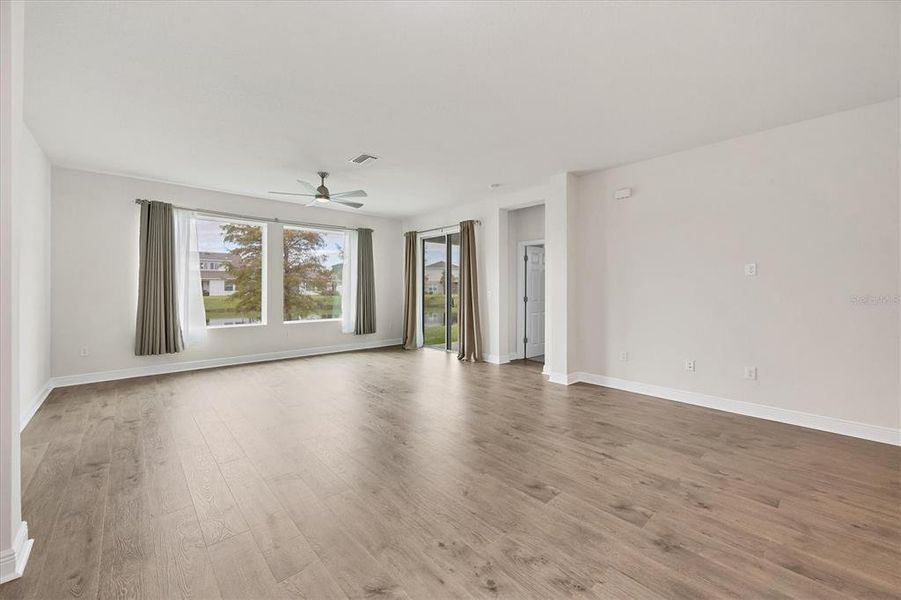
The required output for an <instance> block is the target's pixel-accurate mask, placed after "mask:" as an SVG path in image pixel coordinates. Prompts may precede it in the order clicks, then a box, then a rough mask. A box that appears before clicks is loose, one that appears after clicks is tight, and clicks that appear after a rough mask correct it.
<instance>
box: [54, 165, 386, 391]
mask: <svg viewBox="0 0 901 600" xmlns="http://www.w3.org/2000/svg"><path fill="white" fill-rule="evenodd" d="M135 198H147V199H152V200H161V201H165V202H172V203H173V204H176V205H179V206H187V207H193V208H201V209H203V208H207V209H211V210H213V209H215V210H219V211H227V212H236V213H240V214H246V215H254V216H260V217H277V218H281V219H292V220H300V221H309V222H315V223H323V224H334V225H348V226H354V227H371V228H372V229H373V236H372V237H373V251H374V259H375V280H376V322H377V332H376V333H375V334H371V335H366V336H354V335H348V334H343V333H341V324H340V323H339V322H334V321H331V322H320V323H316V322H307V323H290V324H284V323H282V319H281V315H282V299H281V287H282V274H281V269H282V266H281V261H280V260H270V261H268V266H267V269H268V270H267V276H268V285H267V288H268V291H269V294H268V296H269V297H268V315H269V320H268V324H267V325H264V326H259V327H237V328H223V329H211V330H209V331H208V334H207V337H206V340H205V341H204V342H203V343H202V344H200V345H198V346H195V347H190V348H188V349H186V350H185V351H184V352H182V353H179V354H175V355H165V356H154V357H137V356H135V355H134V348H133V345H134V329H135V307H136V303H137V272H138V221H139V211H138V208H137V206H135V204H134V199H135ZM267 236H268V246H269V250H270V254H269V256H270V257H271V256H276V257H277V256H280V255H281V249H280V248H281V226H279V225H276V224H269V225H268V229H267ZM52 252H53V278H52V284H53V305H52V306H53V336H52V341H53V374H54V377H66V376H73V375H84V374H90V373H99V372H109V371H122V370H127V369H141V368H146V367H159V366H162V365H168V366H172V365H173V364H174V363H179V364H182V363H188V362H194V361H209V360H213V359H221V358H229V357H238V356H247V355H258V354H266V353H275V352H290V351H296V350H303V349H311V348H327V347H333V346H345V345H350V344H358V345H365V344H378V343H384V342H387V341H390V340H398V339H399V338H400V336H401V314H400V310H399V309H398V308H397V307H398V306H402V305H403V301H402V271H403V239H402V235H401V228H400V222H399V221H396V220H391V219H382V218H377V217H370V216H366V215H359V214H350V213H345V212H340V211H337V210H329V209H321V208H304V207H300V206H297V205H293V204H288V203H285V202H277V201H270V200H262V199H258V198H250V197H245V196H237V195H231V194H224V193H219V192H212V191H205V190H199V189H194V188H188V187H183V186H178V185H171V184H165V183H158V182H152V181H145V180H139V179H132V178H128V177H118V176H112V175H102V174H97V173H88V172H84V171H77V170H71V169H63V168H57V167H54V168H53V248H52ZM82 346H87V347H88V351H89V354H88V356H85V357H82V356H79V349H80V348H81V347H82ZM81 379H84V377H82V378H81ZM78 380H80V379H79V378H74V379H73V378H70V381H78Z"/></svg>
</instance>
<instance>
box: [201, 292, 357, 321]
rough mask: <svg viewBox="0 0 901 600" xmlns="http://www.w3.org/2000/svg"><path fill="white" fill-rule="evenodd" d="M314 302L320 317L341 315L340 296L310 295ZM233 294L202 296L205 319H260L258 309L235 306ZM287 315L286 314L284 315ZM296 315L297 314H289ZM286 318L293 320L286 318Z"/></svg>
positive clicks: (333, 317)
mask: <svg viewBox="0 0 901 600" xmlns="http://www.w3.org/2000/svg"><path fill="white" fill-rule="evenodd" d="M312 298H313V300H314V301H315V303H316V310H315V314H317V315H318V316H319V318H321V319H337V318H338V317H340V316H341V296H337V295H335V296H312ZM236 300H237V299H236V298H235V297H234V296H204V297H203V307H204V308H205V309H206V318H207V321H209V320H212V319H240V318H246V319H251V320H252V321H259V320H260V313H259V311H242V310H239V309H238V308H237V306H235V304H236ZM286 316H287V315H286ZM290 316H291V317H296V316H297V315H290ZM286 320H293V319H287V318H286Z"/></svg>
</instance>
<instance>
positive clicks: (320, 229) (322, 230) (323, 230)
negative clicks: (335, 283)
mask: <svg viewBox="0 0 901 600" xmlns="http://www.w3.org/2000/svg"><path fill="white" fill-rule="evenodd" d="M289 229H291V230H294V231H315V232H317V233H328V234H340V235H341V236H342V237H343V238H344V240H343V241H342V242H341V252H346V250H347V247H346V241H347V236H346V235H345V234H346V232H345V231H343V230H340V229H327V228H324V227H305V226H302V225H282V248H281V249H280V250H281V259H282V277H284V276H285V250H284V239H285V237H284V235H285V231H287V230H289ZM344 260H347V258H346V257H345V259H344ZM341 287H342V293H341V294H339V295H338V298H340V299H341V301H342V306H343V300H344V294H343V288H344V277H343V274H342V278H341ZM281 292H282V324H283V325H301V324H304V325H307V324H310V323H340V322H341V321H342V320H343V319H344V315H341V316H340V317H332V318H330V319H292V320H291V321H286V320H285V287H284V285H282V288H281Z"/></svg>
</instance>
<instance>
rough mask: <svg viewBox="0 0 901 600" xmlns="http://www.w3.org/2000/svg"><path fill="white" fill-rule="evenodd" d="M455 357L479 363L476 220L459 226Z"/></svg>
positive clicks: (479, 333) (480, 335) (480, 337)
mask: <svg viewBox="0 0 901 600" xmlns="http://www.w3.org/2000/svg"><path fill="white" fill-rule="evenodd" d="M457 358H459V359H460V360H471V361H473V362H481V360H482V332H481V327H480V325H479V275H478V266H477V264H476V225H475V221H463V222H461V223H460V352H459V353H458V354H457Z"/></svg>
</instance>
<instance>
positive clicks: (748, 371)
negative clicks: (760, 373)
mask: <svg viewBox="0 0 901 600" xmlns="http://www.w3.org/2000/svg"><path fill="white" fill-rule="evenodd" d="M745 379H757V367H745Z"/></svg>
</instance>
